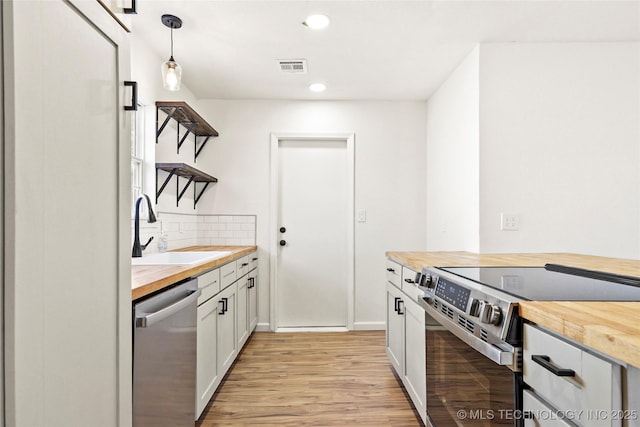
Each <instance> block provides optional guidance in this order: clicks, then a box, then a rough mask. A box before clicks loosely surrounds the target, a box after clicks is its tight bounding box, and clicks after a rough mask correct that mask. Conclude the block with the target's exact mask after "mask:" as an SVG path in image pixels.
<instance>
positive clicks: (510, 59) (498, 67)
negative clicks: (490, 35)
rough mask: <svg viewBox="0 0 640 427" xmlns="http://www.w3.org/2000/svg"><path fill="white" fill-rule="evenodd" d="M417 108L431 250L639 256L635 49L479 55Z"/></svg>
mask: <svg viewBox="0 0 640 427" xmlns="http://www.w3.org/2000/svg"><path fill="white" fill-rule="evenodd" d="M476 63H478V64H479V66H478V67H477V68H474V66H475V65H474V64H476ZM475 73H477V76H476V75H474V74H475ZM478 87H479V89H477V88H478ZM476 92H477V93H479V97H476ZM478 102H479V105H478ZM427 105H428V107H427V114H428V129H429V131H428V137H427V144H428V149H427V158H428V160H427V161H428V166H429V168H428V177H427V199H428V201H429V203H428V206H429V211H428V214H427V232H428V239H427V247H428V248H429V249H430V250H445V249H446V250H475V249H474V245H476V242H477V245H478V247H477V251H479V252H484V253H490V252H543V251H548V252H577V253H585V254H593V255H603V256H612V257H621V258H638V257H640V167H639V164H640V163H639V161H638V160H639V159H640V120H639V117H640V46H639V45H638V43H541V44H523V43H508V44H482V45H480V48H479V50H476V51H474V52H472V53H471V54H470V55H469V57H467V59H466V60H465V61H464V62H463V63H462V65H461V66H460V67H459V68H458V69H457V70H456V71H455V72H454V73H453V74H452V75H451V76H450V77H449V79H448V80H447V81H446V82H445V83H444V84H443V85H442V87H441V88H440V89H439V90H438V91H437V92H436V94H434V96H433V97H432V98H431V99H430V100H429V102H428V104H427ZM476 112H477V113H476ZM476 132H477V133H476ZM464 144H466V145H464ZM476 144H477V146H476ZM478 147H479V152H478V151H477V150H478ZM476 157H477V159H476ZM474 162H475V164H474ZM478 167H479V170H478ZM478 173H479V175H477V176H476V174H478ZM474 186H478V188H479V197H478V199H477V200H473V195H474V194H473V192H472V190H471V189H472V188H473V187H474ZM473 189H475V188H473ZM465 190H466V191H467V193H465ZM465 202H468V203H466V204H465ZM474 203H478V206H477V207H476V206H474ZM449 204H453V206H454V207H455V208H456V209H461V210H463V211H464V212H463V213H462V214H460V215H459V216H456V214H455V212H452V209H449V208H448V207H447V206H449ZM502 212H505V213H516V214H518V215H519V216H520V219H521V223H520V229H519V230H518V231H503V230H500V214H501V213H502ZM443 224H444V225H443ZM451 226H453V227H455V230H454V231H451V230H450V229H449V228H450V227H451ZM443 227H446V232H445V231H444V230H443Z"/></svg>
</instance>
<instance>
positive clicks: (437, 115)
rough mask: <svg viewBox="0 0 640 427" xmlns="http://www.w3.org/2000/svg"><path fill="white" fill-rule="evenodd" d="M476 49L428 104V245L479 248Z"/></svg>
mask: <svg viewBox="0 0 640 427" xmlns="http://www.w3.org/2000/svg"><path fill="white" fill-rule="evenodd" d="M478 61H479V49H478V48H475V49H474V50H473V51H472V52H471V53H470V54H469V55H468V56H467V57H466V58H465V59H464V61H463V62H462V63H461V64H460V65H459V66H458V67H457V68H456V69H455V70H454V71H453V73H452V74H451V76H449V78H448V79H447V80H446V81H445V82H444V83H443V84H442V86H441V87H440V88H439V89H438V90H437V91H436V93H434V95H433V96H432V97H431V98H430V99H429V103H428V104H427V181H426V186H427V206H428V209H429V210H428V213H427V233H428V234H427V250H440V251H442V250H465V251H469V252H478V251H479V249H480V234H479V232H478V230H479V228H478V227H479V195H480V194H479V191H480V184H479V178H480V177H479V168H480V164H479V160H480V159H479V145H480V140H479V123H478V121H479V110H478V109H479V96H480V87H479V79H478V66H479V63H478Z"/></svg>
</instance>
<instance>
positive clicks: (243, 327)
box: [236, 275, 249, 348]
mask: <svg viewBox="0 0 640 427" xmlns="http://www.w3.org/2000/svg"><path fill="white" fill-rule="evenodd" d="M237 283H238V284H237V286H238V293H237V299H238V314H237V317H238V322H237V328H238V331H237V334H236V335H237V337H238V348H242V346H243V345H244V343H245V342H247V339H248V338H249V278H248V276H246V275H245V276H242V277H241V278H240V279H239V280H238V282H237Z"/></svg>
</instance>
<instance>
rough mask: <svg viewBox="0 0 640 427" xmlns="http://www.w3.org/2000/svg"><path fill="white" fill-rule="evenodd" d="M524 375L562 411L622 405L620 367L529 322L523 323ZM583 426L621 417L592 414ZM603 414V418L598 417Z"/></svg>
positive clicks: (611, 422) (589, 411)
mask: <svg viewBox="0 0 640 427" xmlns="http://www.w3.org/2000/svg"><path fill="white" fill-rule="evenodd" d="M523 338H524V352H523V353H524V355H523V356H524V359H523V377H524V382H525V383H527V384H528V385H529V386H530V387H531V389H532V391H533V392H534V393H535V394H536V395H538V396H540V397H541V398H542V399H544V400H546V401H547V402H552V403H553V406H554V408H555V409H558V410H560V411H573V412H578V411H583V413H584V414H585V416H586V415H588V414H595V413H602V414H614V413H616V412H617V411H620V410H621V409H622V383H621V367H620V366H619V365H617V364H615V363H613V362H610V361H608V360H605V359H602V358H600V357H598V356H595V355H593V354H591V353H589V352H588V351H586V350H583V349H581V348H579V347H577V346H574V345H573V344H571V343H569V342H566V341H564V340H561V339H559V338H556V337H555V336H552V335H550V334H548V333H547V332H545V331H543V330H541V329H538V328H536V327H534V326H531V325H529V324H525V325H524V337H523ZM591 418H597V419H588V420H583V421H584V422H580V421H579V420H578V421H577V422H576V421H574V422H575V423H576V424H578V425H584V426H594V427H595V426H620V425H622V423H621V421H620V420H619V419H615V418H618V417H614V416H610V417H609V416H607V417H604V416H603V417H597V416H594V417H591ZM599 418H602V419H599Z"/></svg>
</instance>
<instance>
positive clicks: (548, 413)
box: [522, 390, 578, 427]
mask: <svg viewBox="0 0 640 427" xmlns="http://www.w3.org/2000/svg"><path fill="white" fill-rule="evenodd" d="M522 407H523V409H524V412H525V413H527V412H529V413H530V418H525V420H524V427H571V424H569V423H567V422H566V421H564V420H563V419H559V418H558V416H557V415H555V414H556V413H557V411H555V410H554V409H553V408H550V407H549V406H547V404H546V403H544V402H542V401H540V400H539V399H538V398H537V397H536V396H535V395H534V394H533V393H531V392H530V391H529V390H525V391H524V392H523V396H522ZM577 416H578V414H576V417H577Z"/></svg>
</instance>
